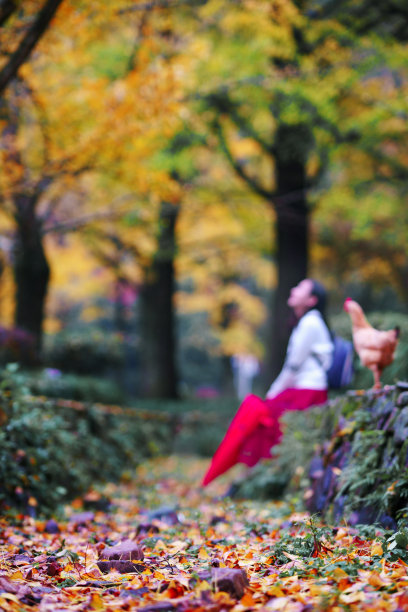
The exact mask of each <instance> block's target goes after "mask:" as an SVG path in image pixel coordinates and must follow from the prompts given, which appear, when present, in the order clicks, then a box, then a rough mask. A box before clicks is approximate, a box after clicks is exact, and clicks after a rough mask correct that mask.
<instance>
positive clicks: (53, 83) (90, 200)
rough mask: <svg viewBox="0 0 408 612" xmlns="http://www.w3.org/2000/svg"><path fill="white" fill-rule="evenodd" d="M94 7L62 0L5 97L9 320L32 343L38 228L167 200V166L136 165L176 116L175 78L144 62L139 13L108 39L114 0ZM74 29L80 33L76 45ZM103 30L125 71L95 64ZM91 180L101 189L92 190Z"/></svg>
mask: <svg viewBox="0 0 408 612" xmlns="http://www.w3.org/2000/svg"><path fill="white" fill-rule="evenodd" d="M96 8H97V7H96V6H95V5H94V6H93V9H92V10H91V9H90V7H85V8H84V9H83V10H82V11H81V10H80V8H79V7H78V6H75V3H74V4H73V5H72V4H71V3H66V4H65V6H64V9H63V10H61V11H60V13H59V15H58V18H57V19H56V21H55V23H54V28H53V30H52V34H51V32H50V35H49V36H48V37H47V41H46V44H45V46H44V47H42V46H41V45H39V46H38V47H37V53H36V56H35V58H34V60H33V61H32V62H31V63H29V64H25V65H24V66H23V67H22V69H21V71H20V76H19V80H18V81H16V82H15V83H14V84H13V87H12V88H11V91H10V92H8V93H7V96H6V98H5V100H4V103H3V132H2V144H3V146H2V156H3V162H4V163H3V168H4V171H3V172H2V174H1V177H0V180H1V188H2V197H3V203H4V204H3V213H4V212H6V213H7V214H8V217H9V223H11V224H12V227H11V230H10V231H14V228H15V230H16V233H15V238H16V241H15V248H14V251H13V262H14V264H13V265H14V271H15V279H16V316H15V322H16V324H17V325H18V326H20V327H23V328H25V329H27V330H28V331H30V332H31V333H33V335H34V336H35V338H36V344H37V348H38V350H39V349H40V346H41V333H42V323H43V318H44V300H45V296H46V293H47V288H48V281H49V265H48V262H47V259H46V255H45V251H44V242H43V237H44V235H45V234H46V233H48V232H50V231H54V230H55V231H57V230H61V231H68V230H69V229H71V230H72V229H77V228H78V227H80V226H81V225H83V224H85V223H89V222H91V221H92V220H95V218H96V219H98V218H103V217H108V218H111V219H112V218H115V217H118V215H120V214H123V213H125V212H127V211H128V210H129V207H130V206H131V205H134V202H135V200H136V201H137V198H138V197H139V198H140V196H141V195H143V194H146V193H147V192H148V191H150V190H153V189H155V192H156V194H157V197H158V198H159V199H165V198H166V197H171V195H170V193H171V191H172V186H171V181H170V180H167V175H166V173H163V172H154V171H151V170H149V169H148V168H147V167H143V164H144V161H145V160H146V158H148V157H149V155H151V153H152V151H154V150H155V148H157V146H159V144H160V143H161V140H162V138H163V133H164V132H166V130H167V131H168V132H170V131H171V129H172V128H171V124H172V120H173V119H172V118H173V117H174V116H177V114H176V113H175V109H176V101H175V95H176V93H177V87H176V86H175V81H174V78H173V76H172V73H171V71H169V70H167V64H166V63H165V62H161V61H160V58H159V59H158V60H157V61H155V62H152V61H151V56H152V55H154V48H153V47H152V44H154V43H152V38H151V37H149V36H148V35H147V36H145V34H146V31H145V30H147V33H148V32H149V30H148V26H147V25H146V21H145V20H141V18H140V17H138V18H137V19H136V20H135V21H134V22H132V23H129V21H127V22H126V23H124V18H122V19H121V21H120V22H119V21H117V22H116V23H117V27H118V29H119V26H120V31H119V30H117V31H116V37H114V32H113V28H112V23H113V22H112V20H113V19H114V18H116V19H117V20H118V8H119V7H118V6H115V7H114V10H113V9H112V8H111V9H110V10H105V9H104V6H103V4H102V3H101V4H100V6H99V14H98V13H97V15H98V16H99V20H98V19H96V18H95V15H94V11H95V10H96ZM67 24H70V28H71V29H70V35H69V36H68V35H67V34H66V26H67ZM72 31H77V33H78V36H77V37H76V39H75V43H74V44H72V38H71V35H72ZM118 31H119V33H118ZM135 35H136V37H137V49H136V50H135V48H134V39H135ZM103 36H104V37H105V38H106V42H107V44H108V43H109V42H111V43H112V45H113V52H114V53H116V54H117V55H118V54H119V55H120V56H121V58H123V57H126V56H127V58H126V59H127V62H123V63H119V66H120V67H121V68H123V72H122V74H119V75H118V74H114V75H112V74H111V73H109V69H107V67H106V66H102V67H100V66H99V64H98V63H97V58H98V56H99V55H100V53H101V52H102V50H103V49H102V47H101V37H103ZM112 41H113V42H112ZM131 42H132V43H133V44H130V43H131ZM85 174H86V177H85V178H84V175H85ZM98 182H99V183H101V184H103V186H104V188H101V187H100V188H99V189H97V188H96V187H97V184H98ZM89 189H91V190H92V192H94V195H93V194H92V193H90V192H89ZM102 193H103V196H102V198H103V199H102V200H101V199H99V200H96V197H95V195H96V194H99V197H100V196H101V194H102ZM131 194H137V196H133V197H130V196H131ZM75 217H79V218H75ZM13 226H14V228H13Z"/></svg>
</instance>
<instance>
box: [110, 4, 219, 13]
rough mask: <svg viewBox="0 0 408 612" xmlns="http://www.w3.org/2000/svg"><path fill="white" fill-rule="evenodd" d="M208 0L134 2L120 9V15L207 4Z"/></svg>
mask: <svg viewBox="0 0 408 612" xmlns="http://www.w3.org/2000/svg"><path fill="white" fill-rule="evenodd" d="M207 2H208V0H151V2H145V3H144V4H133V5H132V6H128V7H126V8H123V9H120V11H118V15H125V14H127V13H135V12H136V11H152V10H154V9H167V8H175V7H177V6H183V5H187V6H202V5H204V4H207Z"/></svg>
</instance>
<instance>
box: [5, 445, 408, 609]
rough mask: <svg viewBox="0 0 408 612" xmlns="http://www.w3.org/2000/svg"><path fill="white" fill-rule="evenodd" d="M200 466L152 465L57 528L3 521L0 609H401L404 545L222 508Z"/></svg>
mask: <svg viewBox="0 0 408 612" xmlns="http://www.w3.org/2000/svg"><path fill="white" fill-rule="evenodd" d="M206 464H207V462H206V461H204V460H199V459H194V458H185V457H184V458H177V457H169V458H165V459H156V460H154V461H150V462H148V463H145V464H143V465H141V466H140V467H139V469H138V472H137V473H136V474H135V475H134V478H132V479H129V481H128V482H126V483H122V484H120V485H118V486H116V485H115V486H114V485H110V486H108V487H106V489H105V490H104V491H103V494H102V495H101V494H100V493H99V492H98V493H96V492H91V494H89V495H88V496H87V497H86V499H85V500H76V501H75V502H74V503H73V504H72V505H71V506H70V507H69V508H67V509H66V519H64V520H49V521H46V520H38V519H35V518H30V517H26V516H17V517H3V518H2V519H0V609H1V610H5V611H10V612H22V611H29V610H30V611H31V610H40V611H42V612H60V611H61V612H62V611H64V610H70V611H74V610H78V611H79V610H106V611H116V610H134V609H140V610H145V611H149V612H154V611H157V612H165V611H167V610H168V611H172V610H175V611H180V612H182V611H184V612H186V611H189V610H194V611H200V610H209V611H213V612H217V611H221V610H229V611H231V612H244V611H245V610H283V611H286V610H287V611H291V612H301V611H306V610H367V611H374V610H394V611H395V610H407V609H408V575H407V568H408V566H407V563H406V560H407V559H406V546H407V542H405V541H404V538H403V535H401V534H400V537H399V539H398V537H397V538H396V536H395V534H394V535H393V534H392V533H390V532H388V533H387V532H384V531H381V530H379V529H377V528H375V527H365V528H360V529H359V530H357V529H356V528H349V527H347V526H346V525H338V526H334V527H328V526H322V525H320V524H319V522H318V521H317V519H315V518H313V517H310V516H308V515H307V514H306V513H302V512H299V511H297V512H296V511H295V508H294V506H291V505H290V504H284V503H277V502H263V503H262V504H261V503H256V502H252V501H251V502H249V501H235V500H231V499H229V498H221V493H222V492H223V491H225V488H226V483H227V482H228V481H227V480H226V479H220V482H219V483H214V484H212V485H211V486H210V487H208V489H207V490H202V489H201V488H200V487H199V486H198V482H199V480H200V478H201V477H202V475H203V473H204V471H205V467H206ZM109 502H110V503H109Z"/></svg>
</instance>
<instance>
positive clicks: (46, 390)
mask: <svg viewBox="0 0 408 612" xmlns="http://www.w3.org/2000/svg"><path fill="white" fill-rule="evenodd" d="M26 385H27V386H28V388H29V389H30V391H31V393H32V394H33V395H45V396H47V397H55V398H67V399H73V400H79V401H84V402H100V403H102V404H122V403H123V402H124V399H125V396H124V392H123V389H122V387H120V386H119V385H118V384H117V383H115V382H114V381H113V380H110V379H108V378H101V377H96V376H79V375H77V374H65V373H64V372H61V371H60V370H54V369H50V368H46V369H44V370H42V371H40V372H36V373H35V374H32V373H31V372H28V373H27V374H26Z"/></svg>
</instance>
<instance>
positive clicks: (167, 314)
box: [140, 202, 179, 399]
mask: <svg viewBox="0 0 408 612" xmlns="http://www.w3.org/2000/svg"><path fill="white" fill-rule="evenodd" d="M178 212H179V209H178V207H177V206H174V205H173V204H168V203H167V202H163V204H162V207H161V212H160V223H159V237H158V250H157V253H156V255H155V257H154V259H153V262H152V265H151V268H150V269H149V270H148V271H147V274H146V278H145V282H144V286H143V288H142V291H141V294H140V308H141V313H140V315H141V317H140V319H141V320H140V323H141V340H142V343H141V373H142V376H141V382H142V387H143V389H142V391H143V395H144V396H146V397H159V398H168V399H176V398H178V389H177V380H178V377H177V366H176V361H175V354H176V350H175V347H176V334H175V314H174V304H173V296H174V286H175V281H174V256H175V251H176V239H175V228H176V222H177V216H178Z"/></svg>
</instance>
